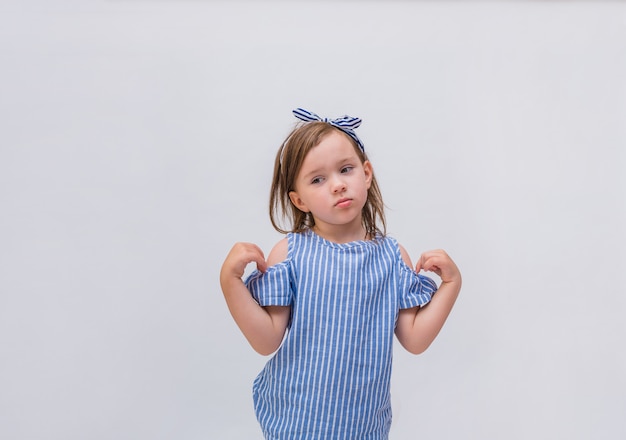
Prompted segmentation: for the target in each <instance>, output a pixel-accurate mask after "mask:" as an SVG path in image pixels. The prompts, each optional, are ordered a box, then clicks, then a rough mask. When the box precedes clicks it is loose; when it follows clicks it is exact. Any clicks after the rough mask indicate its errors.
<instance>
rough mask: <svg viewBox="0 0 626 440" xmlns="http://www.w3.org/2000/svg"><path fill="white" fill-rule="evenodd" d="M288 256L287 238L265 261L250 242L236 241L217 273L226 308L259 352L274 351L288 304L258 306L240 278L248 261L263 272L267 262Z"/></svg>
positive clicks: (280, 337)
mask: <svg viewBox="0 0 626 440" xmlns="http://www.w3.org/2000/svg"><path fill="white" fill-rule="evenodd" d="M286 257H287V240H283V241H281V242H279V243H278V244H277V245H276V246H275V247H274V249H273V250H272V252H271V253H270V257H269V258H268V261H267V262H266V261H265V258H264V256H263V252H262V251H261V249H259V247H258V246H256V245H254V244H252V243H236V244H235V245H234V246H233V248H232V249H231V251H230V253H229V254H228V256H227V257H226V260H224V264H223V265H222V270H221V272H220V284H221V286H222V292H223V293H224V298H225V299H226V304H228V309H229V310H230V313H231V315H232V316H233V318H234V319H235V322H236V323H237V325H238V326H239V329H240V330H241V332H242V333H243V334H244V336H245V337H246V339H247V340H248V342H249V343H250V345H251V346H252V348H254V350H255V351H257V352H258V353H260V354H262V355H269V354H271V353H273V352H275V351H276V350H277V349H278V347H279V346H280V344H281V342H282V340H283V336H284V335H285V330H286V329H287V324H288V323H289V316H290V313H291V308H290V307H284V306H269V307H261V306H260V305H259V304H258V303H257V302H256V301H255V300H254V298H253V297H252V295H251V294H250V291H249V290H248V288H247V287H246V285H245V284H244V282H243V281H242V279H241V277H242V276H243V274H244V270H245V268H246V266H247V265H248V264H249V263H256V265H257V268H258V269H259V270H260V271H262V272H264V271H265V270H266V269H267V267H268V265H270V266H271V265H273V264H276V263H278V262H280V261H283V260H284V259H285V258H286Z"/></svg>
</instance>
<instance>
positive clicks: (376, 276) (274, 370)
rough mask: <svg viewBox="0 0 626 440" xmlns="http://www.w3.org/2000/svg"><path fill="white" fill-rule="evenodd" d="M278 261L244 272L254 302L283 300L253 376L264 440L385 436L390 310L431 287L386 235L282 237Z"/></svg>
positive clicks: (421, 298)
mask: <svg viewBox="0 0 626 440" xmlns="http://www.w3.org/2000/svg"><path fill="white" fill-rule="evenodd" d="M287 240H288V252H287V258H286V260H285V261H283V262H281V263H279V264H276V265H275V266H272V267H270V268H268V270H267V271H266V272H265V273H261V272H258V271H256V272H254V273H252V274H251V275H250V277H248V279H247V280H246V284H247V286H248V289H249V290H250V292H251V293H252V295H253V297H254V298H255V299H256V301H257V302H258V303H259V304H260V305H262V306H269V305H279V306H291V321H290V323H289V329H288V332H287V335H286V336H285V340H284V341H283V344H282V345H281V347H280V348H279V349H278V351H277V352H276V353H275V355H274V356H273V357H272V358H271V359H270V360H269V362H268V363H267V364H266V366H265V368H264V369H263V371H261V373H260V374H259V376H258V377H257V378H256V380H255V381H254V386H253V396H254V406H255V412H256V416H257V418H258V420H259V423H260V424H261V428H262V429H263V433H264V435H265V437H266V438H268V439H289V440H294V439H307V440H311V439H386V438H387V437H388V434H389V428H390V426H391V402H390V390H389V387H390V378H391V358H392V343H393V335H394V328H395V325H396V320H397V317H398V310H399V309H402V308H410V307H415V306H418V305H419V306H421V305H424V304H426V303H428V302H429V301H430V299H431V295H432V294H433V293H434V292H435V290H436V289H437V285H436V284H435V283H434V281H432V280H431V279H430V278H428V277H425V276H422V275H418V274H416V273H415V272H414V271H413V270H412V269H411V268H410V267H408V266H407V265H406V264H405V263H404V261H403V260H402V256H401V254H400V248H399V246H398V243H397V242H396V241H395V240H394V239H393V238H391V237H379V238H377V239H376V240H367V241H356V242H350V243H344V244H337V243H333V242H330V241H328V240H325V239H323V238H322V237H320V236H318V235H317V234H315V233H314V232H312V231H310V230H309V231H306V232H304V233H290V234H288V235H287Z"/></svg>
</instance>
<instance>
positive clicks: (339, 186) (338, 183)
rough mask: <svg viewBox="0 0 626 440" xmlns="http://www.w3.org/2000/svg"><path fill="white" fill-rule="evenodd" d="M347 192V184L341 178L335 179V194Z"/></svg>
mask: <svg viewBox="0 0 626 440" xmlns="http://www.w3.org/2000/svg"><path fill="white" fill-rule="evenodd" d="M345 190H346V182H345V181H344V180H343V179H342V178H340V177H337V178H335V180H334V182H333V192H336V193H337V192H344V191H345Z"/></svg>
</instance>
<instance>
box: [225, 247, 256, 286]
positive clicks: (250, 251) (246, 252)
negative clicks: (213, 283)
mask: <svg viewBox="0 0 626 440" xmlns="http://www.w3.org/2000/svg"><path fill="white" fill-rule="evenodd" d="M250 263H256V267H257V269H258V270H260V271H261V272H265V271H266V270H267V262H266V261H265V256H264V255H263V251H262V250H261V248H259V247H258V246H257V245H255V244H253V243H235V245H234V246H233V248H232V249H231V250H230V252H229V253H228V255H227V256H226V259H225V260H224V264H222V270H221V272H220V278H221V279H222V281H224V280H225V277H234V278H238V279H241V277H243V274H244V271H245V270H246V266H247V265H248V264H250Z"/></svg>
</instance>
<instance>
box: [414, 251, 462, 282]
mask: <svg viewBox="0 0 626 440" xmlns="http://www.w3.org/2000/svg"><path fill="white" fill-rule="evenodd" d="M420 270H425V271H428V272H434V273H436V274H437V275H438V276H439V278H441V281H442V282H443V283H454V282H458V283H460V282H461V272H460V271H459V268H458V267H457V266H456V264H455V263H454V261H452V258H450V257H449V256H448V254H447V253H446V252H445V251H444V250H442V249H436V250H432V251H428V252H424V253H423V254H422V255H420V258H419V259H418V260H417V264H416V265H415V272H417V273H419V272H420Z"/></svg>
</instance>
